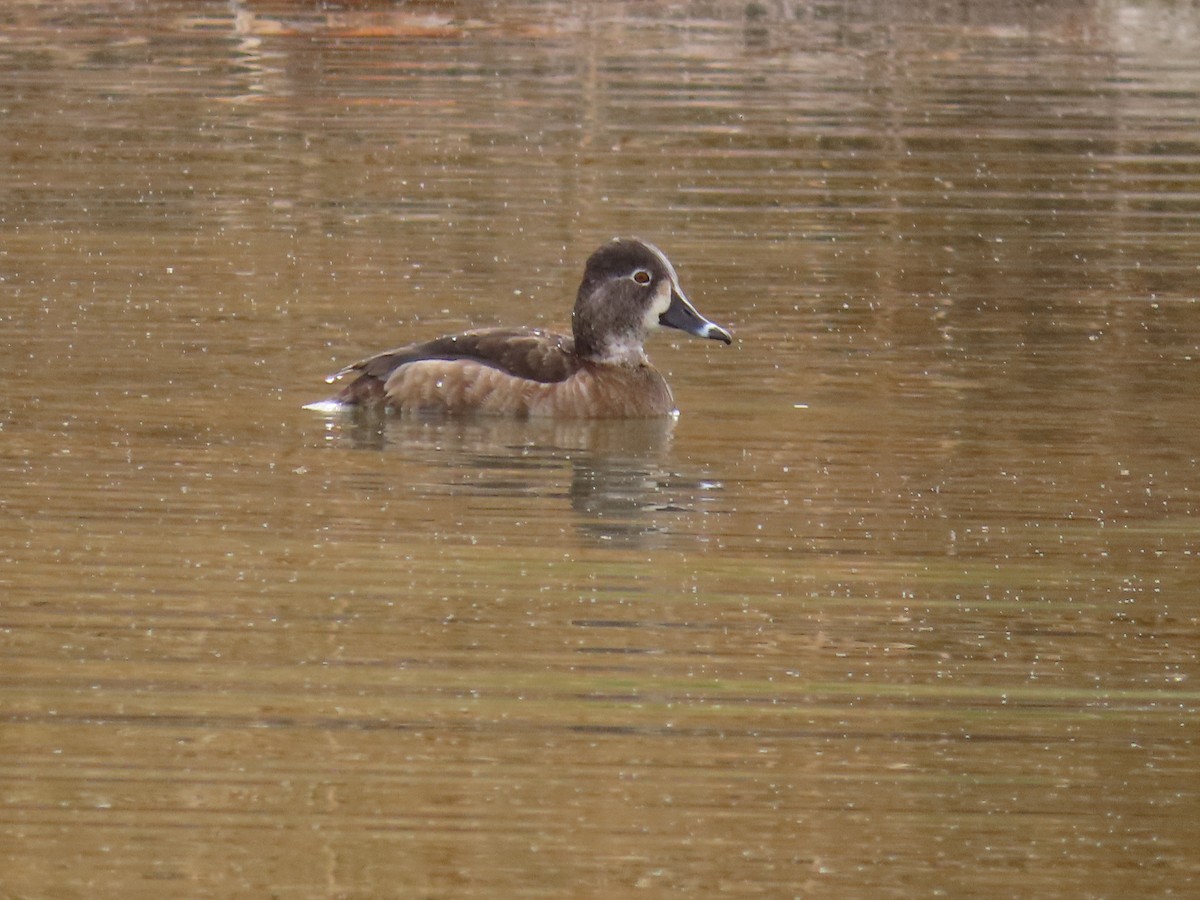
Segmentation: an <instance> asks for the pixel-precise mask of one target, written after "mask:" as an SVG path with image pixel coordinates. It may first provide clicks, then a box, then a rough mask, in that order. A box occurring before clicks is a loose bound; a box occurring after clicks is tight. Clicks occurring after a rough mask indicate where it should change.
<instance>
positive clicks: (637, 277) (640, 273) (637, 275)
mask: <svg viewBox="0 0 1200 900" xmlns="http://www.w3.org/2000/svg"><path fill="white" fill-rule="evenodd" d="M629 277H630V278H632V279H633V280H634V281H636V282H637V283H638V284H649V283H650V273H649V272H647V271H646V270H645V269H638V270H637V271H636V272H634V273H633V274H632V275H630V276H629Z"/></svg>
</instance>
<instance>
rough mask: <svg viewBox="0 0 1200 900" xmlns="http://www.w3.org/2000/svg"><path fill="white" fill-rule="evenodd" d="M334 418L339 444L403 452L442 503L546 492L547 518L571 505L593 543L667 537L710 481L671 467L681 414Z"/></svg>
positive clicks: (371, 414)
mask: <svg viewBox="0 0 1200 900" xmlns="http://www.w3.org/2000/svg"><path fill="white" fill-rule="evenodd" d="M326 425H327V428H326V439H327V441H328V442H329V443H331V444H333V445H335V446H338V447H343V448H349V449H353V450H371V451H377V452H384V453H388V454H402V455H403V457H404V460H405V477H406V478H409V479H411V478H420V479H421V480H422V481H423V482H424V484H425V486H426V487H427V489H428V490H429V493H430V496H431V497H436V498H437V499H438V502H439V503H444V502H446V501H447V500H448V499H449V500H450V501H451V502H453V498H464V499H469V498H480V497H490V498H514V499H516V498H521V499H522V500H523V501H528V500H530V499H534V500H536V499H538V498H540V499H542V500H544V501H546V504H545V505H544V506H543V507H542V514H544V515H545V516H546V517H549V518H553V517H554V516H556V515H568V512H567V511H568V510H569V515H568V517H569V520H570V523H571V527H572V529H573V530H574V531H575V532H576V533H577V534H578V535H579V536H581V537H583V538H584V539H586V540H587V541H588V542H589V543H591V542H595V543H598V544H604V545H609V546H611V545H613V544H620V545H633V546H638V545H644V544H654V543H656V542H657V539H658V538H661V539H662V540H665V536H666V535H669V534H670V533H671V531H672V529H671V527H670V526H671V522H672V520H673V519H674V518H676V517H678V516H681V515H686V514H687V513H688V512H689V510H690V509H691V508H692V506H693V500H694V499H695V498H694V496H693V495H694V492H695V491H696V490H700V489H701V488H702V487H704V486H705V485H707V484H708V482H707V481H705V480H704V479H703V478H701V477H699V475H697V476H695V477H689V476H687V475H686V474H679V473H677V472H673V471H672V470H671V469H670V468H669V467H668V460H669V453H668V451H669V447H670V444H671V439H672V433H673V431H674V428H675V419H674V418H673V417H663V418H658V419H634V420H616V421H612V420H605V421H600V420H596V421H592V420H551V419H546V420H537V419H530V420H525V421H515V420H511V419H503V418H491V417H477V418H456V417H446V416H427V417H422V416H414V415H403V416H398V415H391V414H388V413H386V412H379V411H373V410H370V409H355V410H350V411H345V412H341V413H335V414H332V415H330V416H329V418H328V419H327V420H326ZM562 500H566V501H567V502H566V504H565V505H564V504H563V503H562V502H561V501H562ZM493 515H495V513H494V510H493Z"/></svg>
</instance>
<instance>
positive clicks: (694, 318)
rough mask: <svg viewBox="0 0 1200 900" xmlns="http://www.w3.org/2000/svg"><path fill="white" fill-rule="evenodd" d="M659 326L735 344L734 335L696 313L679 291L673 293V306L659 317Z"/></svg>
mask: <svg viewBox="0 0 1200 900" xmlns="http://www.w3.org/2000/svg"><path fill="white" fill-rule="evenodd" d="M658 324H659V325H665V326H666V327H667V328H678V329H679V330H680V331H686V332H687V333H688V334H694V335H696V336H697V337H703V338H712V339H713V340H714V341H724V342H725V343H726V344H732V343H733V335H731V334H730V333H729V332H728V331H726V330H725V329H724V328H722V327H721V326H720V325H718V324H717V323H715V322H710V321H709V320H708V319H706V318H704V316H702V315H700V313H698V312H697V311H696V307H694V306H692V302H691V301H690V300H688V298H687V297H685V296H683V294H681V293H679V292H678V291H674V290H673V291H671V305H670V306H668V307H667V311H666V312H665V313H663V314H662V315H661V316H659V317H658Z"/></svg>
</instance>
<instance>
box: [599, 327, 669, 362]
mask: <svg viewBox="0 0 1200 900" xmlns="http://www.w3.org/2000/svg"><path fill="white" fill-rule="evenodd" d="M656 323H657V320H656ZM600 362H602V363H607V364H608V365H635V366H636V365H641V364H642V363H644V362H646V350H645V348H644V347H643V346H642V342H641V339H640V338H638V337H637V336H635V335H624V336H621V337H614V338H610V339H609V341H608V343H607V344H605V345H604V355H603V356H602V357H600Z"/></svg>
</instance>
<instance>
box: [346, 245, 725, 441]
mask: <svg viewBox="0 0 1200 900" xmlns="http://www.w3.org/2000/svg"><path fill="white" fill-rule="evenodd" d="M664 325H665V326H667V327H668V328H678V329H679V330H681V331H686V332H687V333H689V334H694V335H697V336H698V337H704V338H712V339H713V340H718V341H723V342H725V343H726V344H731V343H733V337H732V336H731V335H730V333H729V332H728V331H726V330H725V329H724V328H722V327H720V326H719V325H716V324H714V323H713V322H710V321H709V320H708V319H706V318H704V316H702V315H701V314H700V313H699V312H697V311H696V307H694V306H693V305H692V303H691V301H690V300H688V298H687V295H686V294H684V292H683V288H681V287H680V286H679V276H678V275H676V274H675V267H674V266H672V265H671V262H670V260H668V259H667V257H666V256H665V255H664V254H663V252H662V251H661V250H659V249H658V248H657V247H655V246H654V245H653V244H650V243H648V242H646V241H643V240H638V239H622V238H616V239H614V240H612V241H610V242H608V243H606V244H604V245H603V246H602V247H600V248H599V249H598V250H597V251H596V252H595V253H593V254H592V255H591V257H590V258H589V259H588V261H587V266H586V267H585V269H584V273H583V282H582V283H581V284H580V285H579V293H578V295H577V296H576V299H575V309H574V311H573V312H572V314H571V332H572V333H571V335H569V336H568V335H565V334H556V333H554V332H548V331H541V330H534V329H510V328H486V329H480V330H476V331H467V332H463V333H462V334H453V335H447V336H446V337H440V338H437V339H435V340H432V341H427V342H425V343H420V344H409V345H408V346H405V347H400V348H398V349H396V350H389V351H387V352H386V353H380V354H379V355H377V356H372V357H370V358H368V359H364V360H362V361H361V362H356V363H354V364H353V365H350V366H347V367H346V368H344V369H342V370H341V371H339V372H337V373H335V374H334V375H331V376H330V377H329V378H328V379H327V380H328V381H329V382H334V381H338V380H339V379H342V378H347V377H351V376H352V380H351V381H349V382H347V383H346V385H345V387H343V388H342V389H341V390H340V391H339V392H338V394H337V395H336V396H335V397H334V398H333V401H334V402H335V403H337V404H339V405H343V406H360V405H376V406H378V405H382V406H385V407H387V408H388V409H391V410H399V411H407V410H415V411H440V412H445V413H451V414H458V413H472V412H478V413H491V414H497V415H505V416H515V417H527V416H554V417H559V418H597V419H599V418H605V419H617V418H649V417H653V416H664V415H668V414H670V413H673V412H674V411H675V400H674V397H673V396H672V395H671V389H670V387H669V386H668V385H667V382H666V379H665V378H663V376H662V375H661V374H660V373H659V371H658V370H657V369H655V368H654V366H652V365H651V364H650V360H649V359H647V357H646V351H645V349H644V348H643V344H644V342H645V340H646V338H647V337H648V336H649V334H650V332H652V331H654V330H655V329H657V328H659V327H660V326H664Z"/></svg>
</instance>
